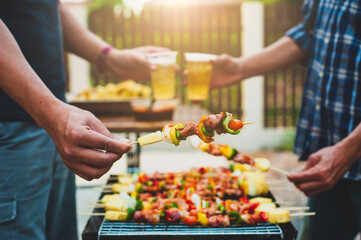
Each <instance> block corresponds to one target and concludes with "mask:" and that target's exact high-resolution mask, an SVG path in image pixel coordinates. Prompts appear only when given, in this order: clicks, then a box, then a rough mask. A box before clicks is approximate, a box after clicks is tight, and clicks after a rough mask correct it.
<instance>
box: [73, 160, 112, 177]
mask: <svg viewBox="0 0 361 240" xmlns="http://www.w3.org/2000/svg"><path fill="white" fill-rule="evenodd" d="M68 166H69V165H68ZM111 167H112V166H108V167H103V168H97V167H94V166H91V165H88V164H85V163H75V164H72V165H71V166H69V168H70V169H71V170H72V171H73V172H74V173H75V174H76V175H78V176H79V177H81V178H84V179H85V180H88V181H90V180H93V179H98V178H100V177H102V176H103V175H104V174H105V173H107V172H108V171H109V170H110V168H111Z"/></svg>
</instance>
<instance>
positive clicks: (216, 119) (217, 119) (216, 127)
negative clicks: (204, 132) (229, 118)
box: [204, 113, 226, 134]
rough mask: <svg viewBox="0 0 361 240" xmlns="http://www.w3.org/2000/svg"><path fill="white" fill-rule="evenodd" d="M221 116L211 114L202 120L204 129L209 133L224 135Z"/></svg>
mask: <svg viewBox="0 0 361 240" xmlns="http://www.w3.org/2000/svg"><path fill="white" fill-rule="evenodd" d="M222 121H223V114H221V113H219V114H211V115H209V116H208V117H207V119H206V120H204V127H205V128H206V129H208V130H210V131H216V132H217V134H221V133H226V131H225V130H224V128H223V125H222Z"/></svg>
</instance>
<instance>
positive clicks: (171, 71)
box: [147, 52, 178, 100]
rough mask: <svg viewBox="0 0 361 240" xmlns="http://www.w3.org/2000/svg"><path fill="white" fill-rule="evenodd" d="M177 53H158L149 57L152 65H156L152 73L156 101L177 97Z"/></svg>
mask: <svg viewBox="0 0 361 240" xmlns="http://www.w3.org/2000/svg"><path fill="white" fill-rule="evenodd" d="M177 54H178V53H177V52H158V53H151V54H148V55H147V59H148V60H149V62H150V63H152V64H154V65H156V67H157V68H156V69H155V70H154V71H152V72H151V79H152V88H153V97H154V99H156V100H164V99H172V98H174V97H175V85H176V80H175V66H174V65H175V64H176V58H177Z"/></svg>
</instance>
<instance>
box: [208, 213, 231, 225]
mask: <svg viewBox="0 0 361 240" xmlns="http://www.w3.org/2000/svg"><path fill="white" fill-rule="evenodd" d="M208 224H209V225H210V226H212V227H221V226H222V227H227V226H229V217H228V216H227V215H225V216H223V215H215V216H212V217H210V218H209V219H208Z"/></svg>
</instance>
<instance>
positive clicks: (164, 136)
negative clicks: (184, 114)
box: [132, 112, 250, 146]
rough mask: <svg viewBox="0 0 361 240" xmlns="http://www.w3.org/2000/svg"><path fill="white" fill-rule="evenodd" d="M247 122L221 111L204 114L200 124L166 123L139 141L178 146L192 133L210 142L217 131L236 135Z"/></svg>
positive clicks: (140, 142) (143, 143)
mask: <svg viewBox="0 0 361 240" xmlns="http://www.w3.org/2000/svg"><path fill="white" fill-rule="evenodd" d="M246 124H250V123H249V122H248V123H244V122H242V121H241V120H237V119H233V116H232V114H231V113H228V112H226V113H223V112H221V113H219V114H211V115H209V116H208V117H207V116H203V117H202V118H201V120H200V121H199V123H198V124H195V123H190V124H187V125H183V124H181V123H178V124H175V125H172V124H170V125H166V126H164V127H163V129H162V132H160V131H157V132H155V133H151V134H148V135H146V136H143V137H140V138H138V141H137V142H138V143H139V144H140V145H147V144H152V143H156V142H160V141H166V142H168V143H172V144H174V145H175V146H178V145H179V143H180V142H181V141H182V140H186V139H187V138H188V137H189V136H191V135H197V136H198V137H199V138H200V139H201V140H202V141H203V142H206V143H210V142H213V141H214V138H213V137H214V135H215V133H217V134H222V133H229V134H233V135H236V134H238V133H239V132H240V129H241V128H242V127H243V126H244V125H246ZM134 143H136V142H134ZM132 144H133V143H132Z"/></svg>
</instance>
